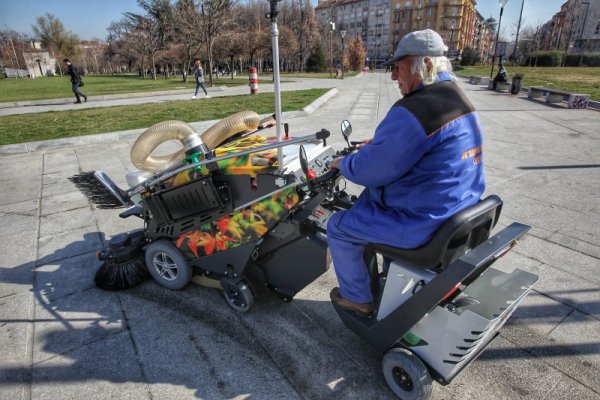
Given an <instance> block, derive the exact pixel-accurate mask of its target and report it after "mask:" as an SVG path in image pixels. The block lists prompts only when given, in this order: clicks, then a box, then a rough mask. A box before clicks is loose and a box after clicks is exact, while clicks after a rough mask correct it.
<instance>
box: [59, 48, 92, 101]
mask: <svg viewBox="0 0 600 400" xmlns="http://www.w3.org/2000/svg"><path fill="white" fill-rule="evenodd" d="M63 62H64V63H65V64H66V65H67V67H68V69H67V73H68V74H69V75H71V90H72V91H73V93H75V98H76V99H77V101H76V102H75V104H81V98H82V97H83V101H86V102H87V96H86V95H85V94H83V93H81V92H80V91H79V87H80V86H83V84H82V81H81V75H80V74H79V70H78V69H77V67H75V66H74V65H73V64H71V61H70V60H69V59H68V58H65V59H64V60H63Z"/></svg>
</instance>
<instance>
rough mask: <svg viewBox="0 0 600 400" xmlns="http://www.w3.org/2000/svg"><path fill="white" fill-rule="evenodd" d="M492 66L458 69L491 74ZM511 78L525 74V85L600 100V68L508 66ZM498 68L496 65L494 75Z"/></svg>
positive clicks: (472, 73) (465, 72)
mask: <svg viewBox="0 0 600 400" xmlns="http://www.w3.org/2000/svg"><path fill="white" fill-rule="evenodd" d="M491 68H492V67H491V66H490V65H488V66H478V67H465V68H464V69H462V70H457V71H456V73H457V74H460V75H465V76H469V75H482V76H490V71H491ZM506 69H507V71H508V75H509V78H512V76H513V74H516V73H521V74H524V75H525V76H524V78H523V86H545V87H550V88H557V89H563V90H567V91H570V92H576V93H588V94H590V95H591V96H592V100H596V101H600V68H597V67H587V68H576V67H567V68H560V67H510V66H507V67H506ZM497 70H498V68H497V67H494V75H495V74H496V71H497Z"/></svg>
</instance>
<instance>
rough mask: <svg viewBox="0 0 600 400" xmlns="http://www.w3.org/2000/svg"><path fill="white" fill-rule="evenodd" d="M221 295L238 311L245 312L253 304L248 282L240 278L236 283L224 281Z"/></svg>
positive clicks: (252, 295)
mask: <svg viewBox="0 0 600 400" xmlns="http://www.w3.org/2000/svg"><path fill="white" fill-rule="evenodd" d="M222 286H223V295H224V296H225V300H226V301H227V304H229V307H231V308H233V309H234V310H235V311H238V312H247V311H248V310H250V308H252V306H253V305H254V293H253V292H252V288H251V286H250V284H248V282H246V281H244V280H241V281H239V282H237V283H235V284H234V283H231V282H224V283H222Z"/></svg>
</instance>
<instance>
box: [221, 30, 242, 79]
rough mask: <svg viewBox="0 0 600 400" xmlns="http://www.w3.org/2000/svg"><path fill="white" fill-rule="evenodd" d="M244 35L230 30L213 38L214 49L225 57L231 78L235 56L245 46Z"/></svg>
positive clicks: (240, 52)
mask: <svg viewBox="0 0 600 400" xmlns="http://www.w3.org/2000/svg"><path fill="white" fill-rule="evenodd" d="M246 43H247V41H246V37H245V36H244V34H243V33H240V32H237V31H236V30H232V31H229V32H225V33H223V34H221V35H220V36H219V38H218V39H217V40H215V50H216V53H217V55H218V56H219V57H223V58H227V60H228V65H229V70H230V71H231V79H233V75H234V74H233V72H234V71H235V58H236V57H237V56H239V55H240V54H243V53H244V48H245V46H246ZM240 72H241V71H240Z"/></svg>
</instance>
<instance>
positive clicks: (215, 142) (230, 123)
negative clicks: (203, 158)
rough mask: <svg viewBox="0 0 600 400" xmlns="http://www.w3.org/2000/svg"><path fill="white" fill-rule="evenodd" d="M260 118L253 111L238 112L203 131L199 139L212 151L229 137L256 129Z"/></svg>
mask: <svg viewBox="0 0 600 400" xmlns="http://www.w3.org/2000/svg"><path fill="white" fill-rule="evenodd" d="M259 124H260V118H259V116H258V114H257V113H255V112H254V111H240V112H238V113H235V114H232V115H230V116H228V117H225V118H223V119H222V120H220V121H219V122H217V123H216V124H214V125H213V126H211V127H210V128H208V129H207V130H205V131H204V133H203V134H202V135H200V137H201V138H202V142H204V144H205V145H206V146H207V147H208V148H209V149H211V150H212V149H214V148H215V147H217V146H219V145H220V144H221V143H223V142H224V141H225V140H226V139H228V138H229V137H231V136H233V135H235V134H237V133H244V132H248V131H253V130H255V129H256V128H258V125H259Z"/></svg>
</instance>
